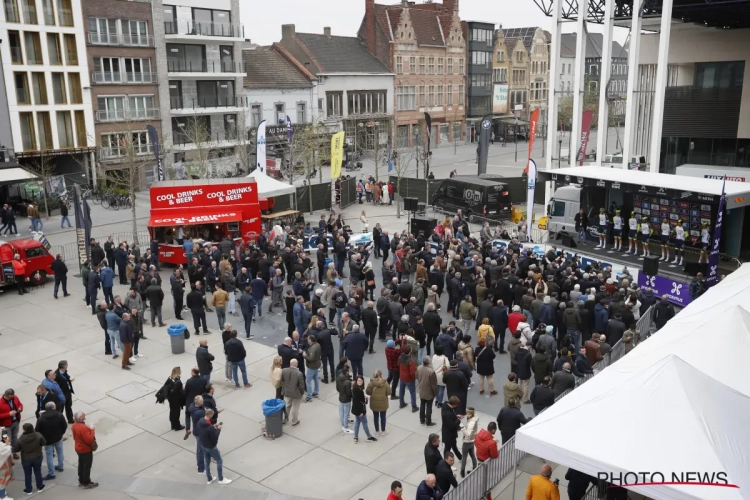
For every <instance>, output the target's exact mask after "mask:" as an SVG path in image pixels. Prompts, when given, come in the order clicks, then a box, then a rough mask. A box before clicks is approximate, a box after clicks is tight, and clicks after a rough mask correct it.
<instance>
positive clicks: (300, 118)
mask: <svg viewBox="0 0 750 500" xmlns="http://www.w3.org/2000/svg"><path fill="white" fill-rule="evenodd" d="M306 122H307V104H306V103H304V102H298V103H297V123H306Z"/></svg>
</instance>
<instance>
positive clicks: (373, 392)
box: [365, 370, 391, 436]
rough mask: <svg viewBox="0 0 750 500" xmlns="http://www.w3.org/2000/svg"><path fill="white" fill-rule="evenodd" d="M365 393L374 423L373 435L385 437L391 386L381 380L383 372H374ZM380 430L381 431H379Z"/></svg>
mask: <svg viewBox="0 0 750 500" xmlns="http://www.w3.org/2000/svg"><path fill="white" fill-rule="evenodd" d="M365 393H366V394H367V395H368V396H370V409H371V410H372V413H373V416H372V418H373V420H374V421H375V435H376V436H385V435H386V434H388V431H387V430H385V414H386V412H387V411H388V399H389V398H390V397H391V386H390V385H389V384H388V382H386V380H385V379H384V378H383V372H381V371H380V370H378V371H376V372H375V373H374V374H373V376H372V378H371V379H370V382H369V383H368V384H367V389H366V390H365ZM381 429H382V430H381Z"/></svg>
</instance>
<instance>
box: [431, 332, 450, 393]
mask: <svg viewBox="0 0 750 500" xmlns="http://www.w3.org/2000/svg"><path fill="white" fill-rule="evenodd" d="M449 367H450V362H449V360H448V357H447V356H446V355H445V354H444V348H443V346H442V345H439V346H435V355H434V356H432V369H433V370H435V376H436V377H437V384H438V395H437V400H435V406H437V407H438V408H439V407H440V405H442V404H443V397H444V396H445V381H444V380H443V377H444V375H445V374H446V373H447V371H448V368H449Z"/></svg>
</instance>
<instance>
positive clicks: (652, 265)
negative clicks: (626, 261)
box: [643, 255, 659, 276]
mask: <svg viewBox="0 0 750 500" xmlns="http://www.w3.org/2000/svg"><path fill="white" fill-rule="evenodd" d="M643 274H645V275H646V276H656V275H657V274H659V259H657V258H656V255H650V256H648V257H646V258H645V259H644V260H643Z"/></svg>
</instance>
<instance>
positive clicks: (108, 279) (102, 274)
mask: <svg viewBox="0 0 750 500" xmlns="http://www.w3.org/2000/svg"><path fill="white" fill-rule="evenodd" d="M113 265H114V264H113V263H112V261H106V260H105V261H104V262H102V267H101V269H100V271H99V279H100V280H101V282H102V293H104V300H106V301H107V304H111V303H112V302H114V300H115V297H114V295H112V287H114V285H115V272H114V271H113V270H112V267H111V266H113Z"/></svg>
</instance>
